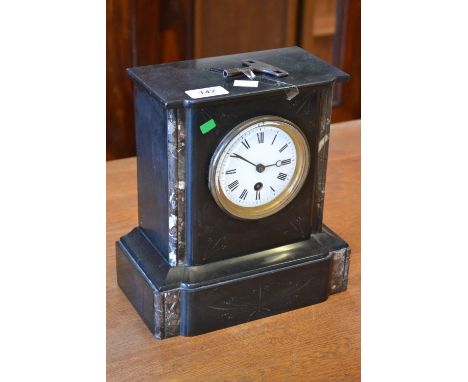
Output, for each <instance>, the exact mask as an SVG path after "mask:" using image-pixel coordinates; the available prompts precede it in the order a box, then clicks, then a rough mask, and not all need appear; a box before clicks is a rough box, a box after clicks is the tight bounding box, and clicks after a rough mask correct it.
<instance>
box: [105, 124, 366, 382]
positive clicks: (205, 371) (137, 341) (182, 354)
mask: <svg viewBox="0 0 468 382" xmlns="http://www.w3.org/2000/svg"><path fill="white" fill-rule="evenodd" d="M326 192H327V194H326V198H325V215H324V221H325V224H327V225H328V226H330V227H331V228H332V229H333V230H334V231H335V232H337V233H338V234H339V235H340V236H341V237H343V238H344V239H345V240H347V241H348V243H349V244H350V246H351V248H352V254H351V266H350V278H349V285H348V290H347V291H346V292H343V293H339V294H336V295H333V296H330V298H329V299H328V300H327V301H326V302H324V303H322V304H318V305H314V306H310V307H306V308H302V309H298V310H294V311H291V312H287V313H283V314H279V315H276V316H273V317H268V318H265V319H261V320H257V321H253V322H250V323H246V324H242V325H238V326H235V327H232V328H227V329H223V330H219V331H216V332H212V333H208V334H204V335H201V336H197V337H175V338H170V339H167V340H164V341H158V340H156V339H154V338H153V337H152V336H151V334H150V332H149V331H148V329H147V327H146V326H145V325H144V323H143V322H142V321H141V319H140V318H139V316H138V314H137V313H136V312H135V310H134V309H133V307H132V306H131V305H130V303H129V302H128V300H127V298H126V297H125V295H124V294H123V293H122V292H121V291H120V289H119V288H118V286H117V282H116V274H115V251H114V242H115V241H116V240H117V239H118V238H119V237H120V236H121V235H124V234H126V233H127V232H128V231H130V230H131V229H132V228H133V227H134V226H135V225H136V224H137V197H136V161H135V158H129V159H121V160H114V161H110V162H108V163H107V378H108V381H132V382H136V381H158V382H159V381H285V380H288V381H323V382H325V381H358V380H359V379H360V250H361V248H360V225H361V220H360V205H361V200H360V121H350V122H344V123H340V124H336V125H333V126H332V129H331V137H330V156H329V164H328V176H327V189H326Z"/></svg>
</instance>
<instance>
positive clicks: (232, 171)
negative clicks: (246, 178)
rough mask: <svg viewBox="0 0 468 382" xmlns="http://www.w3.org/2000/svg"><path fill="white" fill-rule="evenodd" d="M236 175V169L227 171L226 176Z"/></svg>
mask: <svg viewBox="0 0 468 382" xmlns="http://www.w3.org/2000/svg"><path fill="white" fill-rule="evenodd" d="M235 173H236V169H233V170H227V171H226V174H235Z"/></svg>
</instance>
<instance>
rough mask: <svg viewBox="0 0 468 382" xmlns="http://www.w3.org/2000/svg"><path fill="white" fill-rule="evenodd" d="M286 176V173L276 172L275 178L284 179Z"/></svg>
mask: <svg viewBox="0 0 468 382" xmlns="http://www.w3.org/2000/svg"><path fill="white" fill-rule="evenodd" d="M286 177H287V175H286V174H283V173H282V172H280V173H279V174H278V177H277V178H278V179H280V180H286Z"/></svg>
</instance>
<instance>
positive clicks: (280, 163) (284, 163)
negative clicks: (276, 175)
mask: <svg viewBox="0 0 468 382" xmlns="http://www.w3.org/2000/svg"><path fill="white" fill-rule="evenodd" d="M289 163H291V160H288V159H286V160H277V161H276V162H275V163H273V164H269V165H268V166H265V168H266V167H271V166H276V167H281V166H284V165H287V164H289Z"/></svg>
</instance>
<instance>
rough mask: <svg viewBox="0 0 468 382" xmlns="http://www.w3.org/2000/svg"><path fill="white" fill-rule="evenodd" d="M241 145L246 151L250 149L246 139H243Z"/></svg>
mask: <svg viewBox="0 0 468 382" xmlns="http://www.w3.org/2000/svg"><path fill="white" fill-rule="evenodd" d="M242 144H243V145H244V147H245V148H246V149H250V145H249V142H247V139H244V140H243V141H242Z"/></svg>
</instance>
